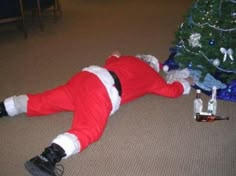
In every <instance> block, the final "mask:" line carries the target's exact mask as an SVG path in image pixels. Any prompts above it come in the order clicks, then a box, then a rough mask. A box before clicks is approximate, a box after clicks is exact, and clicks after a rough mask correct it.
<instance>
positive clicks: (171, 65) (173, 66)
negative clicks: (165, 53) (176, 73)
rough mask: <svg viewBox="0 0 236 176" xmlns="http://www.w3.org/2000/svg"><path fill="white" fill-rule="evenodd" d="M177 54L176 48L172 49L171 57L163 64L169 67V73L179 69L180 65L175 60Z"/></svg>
mask: <svg viewBox="0 0 236 176" xmlns="http://www.w3.org/2000/svg"><path fill="white" fill-rule="evenodd" d="M176 52H177V51H176V48H170V55H169V57H168V59H167V60H166V61H165V62H164V63H163V65H167V66H169V71H170V70H175V69H178V68H179V65H178V64H177V63H176V61H175V59H174V57H175V55H176Z"/></svg>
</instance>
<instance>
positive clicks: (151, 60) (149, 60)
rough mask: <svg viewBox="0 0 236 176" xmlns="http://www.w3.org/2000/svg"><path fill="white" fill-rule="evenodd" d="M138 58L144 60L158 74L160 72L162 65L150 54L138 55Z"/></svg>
mask: <svg viewBox="0 0 236 176" xmlns="http://www.w3.org/2000/svg"><path fill="white" fill-rule="evenodd" d="M136 57H137V58H139V59H141V60H143V61H144V62H146V63H147V64H149V65H150V67H152V68H153V69H154V70H156V71H157V72H159V71H160V63H159V60H158V59H157V58H156V57H155V56H152V55H150V54H147V55H146V54H138V55H136Z"/></svg>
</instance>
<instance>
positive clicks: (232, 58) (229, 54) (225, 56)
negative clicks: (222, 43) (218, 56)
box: [220, 48, 234, 62]
mask: <svg viewBox="0 0 236 176" xmlns="http://www.w3.org/2000/svg"><path fill="white" fill-rule="evenodd" d="M220 52H221V53H222V54H224V58H223V62H225V61H226V59H227V56H229V58H230V59H231V60H232V61H234V57H233V53H234V52H233V50H232V49H231V48H229V49H227V50H226V49H225V48H220Z"/></svg>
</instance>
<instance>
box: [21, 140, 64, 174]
mask: <svg viewBox="0 0 236 176" xmlns="http://www.w3.org/2000/svg"><path fill="white" fill-rule="evenodd" d="M64 156H66V154H65V151H64V150H63V149H62V148H61V147H60V146H59V145H57V144H54V143H53V144H52V145H51V146H49V147H47V148H45V150H44V152H43V153H42V154H41V155H40V156H36V157H34V158H32V159H30V160H29V161H26V163H25V168H26V169H27V170H28V171H29V172H30V173H31V174H32V175H33V176H62V175H63V172H64V168H63V166H62V165H59V164H58V165H56V163H58V162H60V161H61V159H62V158H63V157H64ZM59 167H60V168H59Z"/></svg>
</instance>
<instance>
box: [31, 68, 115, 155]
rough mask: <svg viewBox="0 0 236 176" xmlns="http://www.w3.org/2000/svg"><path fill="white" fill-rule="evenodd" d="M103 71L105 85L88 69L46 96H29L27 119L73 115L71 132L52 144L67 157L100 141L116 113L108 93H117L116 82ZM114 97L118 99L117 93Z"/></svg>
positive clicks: (45, 93) (97, 74) (97, 75)
mask: <svg viewBox="0 0 236 176" xmlns="http://www.w3.org/2000/svg"><path fill="white" fill-rule="evenodd" d="M100 69H101V70H102V71H103V72H104V73H105V82H104V81H101V75H100V73H91V72H89V71H90V70H89V69H88V71H82V72H79V73H78V74H76V75H75V76H74V77H72V78H71V79H70V80H69V81H68V82H67V83H66V84H65V85H62V86H59V87H57V88H54V89H52V90H48V91H45V92H43V93H37V94H28V97H29V100H28V104H27V115H28V116H30V117H33V116H34V117H35V116H42V115H49V114H53V113H57V112H61V111H72V112H74V114H73V122H72V126H71V128H70V129H69V130H68V131H67V132H66V133H64V134H61V135H59V136H58V137H57V138H55V139H54V140H53V142H54V143H57V144H59V145H60V146H61V147H62V148H63V149H64V150H65V151H66V154H67V156H66V157H68V156H70V155H71V154H75V153H78V152H80V151H82V150H83V149H85V148H86V147H87V146H88V145H89V144H91V143H93V142H95V141H97V140H98V139H99V138H100V137H101V135H102V133H103V131H104V129H105V126H106V123H107V120H108V117H109V116H110V114H111V112H112V110H113V109H114V107H113V102H112V99H111V95H110V94H109V92H108V89H110V90H114V89H115V88H114V87H112V86H113V85H112V81H113V82H114V80H113V79H112V77H111V75H110V74H109V73H108V72H107V71H106V70H105V69H102V68H100ZM98 70H99V69H98ZM98 72H99V71H98ZM102 77H103V76H102ZM107 80H108V83H107V82H106V81H107ZM109 81H110V83H109ZM115 94H117V95H116V96H119V95H118V91H117V90H116V92H115ZM118 103H119V102H118ZM117 109H118V108H117ZM117 109H116V110H117Z"/></svg>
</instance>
